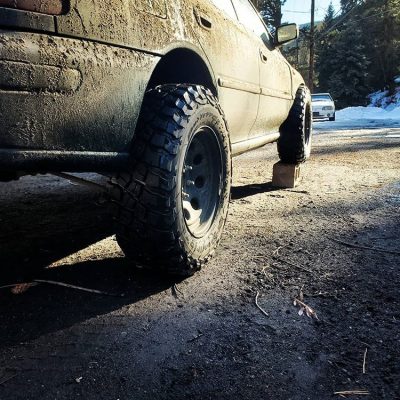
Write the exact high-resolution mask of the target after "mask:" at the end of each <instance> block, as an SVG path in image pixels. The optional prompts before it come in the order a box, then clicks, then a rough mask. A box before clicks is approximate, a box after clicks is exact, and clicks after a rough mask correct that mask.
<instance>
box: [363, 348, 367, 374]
mask: <svg viewBox="0 0 400 400" xmlns="http://www.w3.org/2000/svg"><path fill="white" fill-rule="evenodd" d="M367 351H368V348H365V351H364V359H363V374H365V372H366V364H367Z"/></svg>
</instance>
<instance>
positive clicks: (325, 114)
mask: <svg viewBox="0 0 400 400" xmlns="http://www.w3.org/2000/svg"><path fill="white" fill-rule="evenodd" d="M311 101H312V110H313V119H329V121H334V120H335V102H334V101H333V99H332V97H331V95H330V94H329V93H314V94H312V95H311Z"/></svg>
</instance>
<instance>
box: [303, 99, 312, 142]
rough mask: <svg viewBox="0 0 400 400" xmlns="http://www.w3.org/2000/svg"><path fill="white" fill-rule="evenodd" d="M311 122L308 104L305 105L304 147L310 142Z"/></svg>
mask: <svg viewBox="0 0 400 400" xmlns="http://www.w3.org/2000/svg"><path fill="white" fill-rule="evenodd" d="M311 121H312V111H311V107H310V104H307V105H306V112H305V116H304V142H305V144H306V145H308V143H309V142H310V137H311Z"/></svg>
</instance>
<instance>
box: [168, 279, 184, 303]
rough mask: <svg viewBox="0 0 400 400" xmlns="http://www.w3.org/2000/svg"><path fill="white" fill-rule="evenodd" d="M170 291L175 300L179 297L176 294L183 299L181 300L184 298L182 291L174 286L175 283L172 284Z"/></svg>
mask: <svg viewBox="0 0 400 400" xmlns="http://www.w3.org/2000/svg"><path fill="white" fill-rule="evenodd" d="M171 291H172V295H173V296H174V297H175V298H177V299H178V298H179V295H178V293H179V294H180V295H181V296H182V297H183V298H185V295H184V294H183V293H182V291H181V290H179V288H178V286H177V285H176V283H174V285H173V286H172V287H171Z"/></svg>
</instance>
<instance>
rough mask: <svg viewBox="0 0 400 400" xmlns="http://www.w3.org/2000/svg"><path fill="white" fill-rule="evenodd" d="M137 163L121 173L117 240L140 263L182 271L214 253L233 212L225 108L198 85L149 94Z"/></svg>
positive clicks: (190, 270)
mask: <svg viewBox="0 0 400 400" xmlns="http://www.w3.org/2000/svg"><path fill="white" fill-rule="evenodd" d="M132 153H133V157H132V158H133V161H132V166H131V169H130V170H129V171H127V172H125V173H122V174H120V175H119V176H117V177H116V179H114V181H113V182H114V186H115V195H114V202H115V203H116V205H117V218H116V220H117V241H118V243H119V244H120V246H121V248H122V250H123V251H124V253H125V254H126V255H127V256H129V257H130V258H131V259H132V260H133V261H134V263H135V264H136V265H137V266H141V267H146V268H151V269H154V270H160V271H165V272H167V273H172V274H178V275H185V276H187V275H191V274H193V273H194V272H195V271H197V270H199V269H200V268H201V266H202V265H203V264H204V263H205V262H206V261H207V260H208V259H209V258H210V256H211V255H212V253H213V252H214V250H215V248H216V246H217V244H218V242H219V240H220V237H221V234H222V230H223V226H224V224H225V220H226V217H227V212H228V204H229V197H230V187H231V151H230V143H229V136H228V131H227V127H226V123H225V120H224V116H223V113H222V110H221V107H220V106H219V104H218V101H217V99H216V98H215V97H214V96H213V95H212V93H211V92H210V91H209V90H208V89H205V88H204V87H201V86H195V85H163V86H158V87H157V88H155V89H152V90H150V91H148V92H147V94H146V96H145V100H144V104H143V107H142V112H141V117H140V119H139V121H138V126H137V129H136V135H135V138H134V141H133V146H132Z"/></svg>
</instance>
